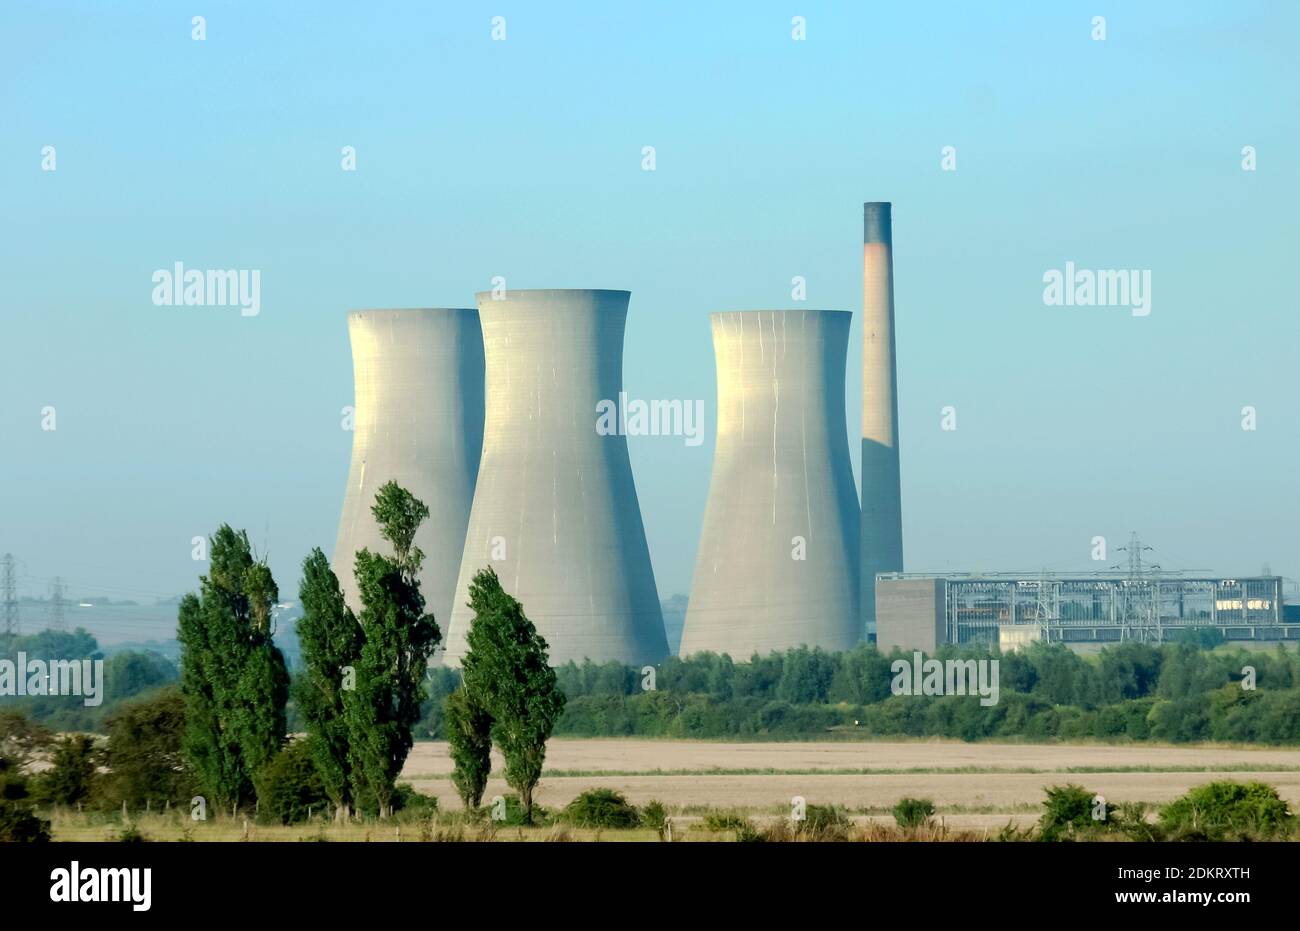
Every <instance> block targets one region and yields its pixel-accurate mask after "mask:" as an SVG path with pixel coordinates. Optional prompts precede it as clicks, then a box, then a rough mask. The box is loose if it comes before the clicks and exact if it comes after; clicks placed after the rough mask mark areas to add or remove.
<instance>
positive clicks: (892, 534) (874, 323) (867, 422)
mask: <svg viewBox="0 0 1300 931" xmlns="http://www.w3.org/2000/svg"><path fill="white" fill-rule="evenodd" d="M894 363H895V353H894V234H893V218H892V212H891V207H890V205H889V204H888V203H867V204H864V205H863V228H862V529H861V533H862V541H861V549H862V567H861V582H862V597H861V601H862V626H861V631H862V636H863V637H864V638H865V637H866V636H867V635H868V634H870V633H871V632H872V631H873V630H875V629H876V627H875V625H876V576H877V575H878V574H880V573H882V572H902V571H903V492H902V477H901V471H900V468H899V461H898V375H897V373H896V372H895V370H894Z"/></svg>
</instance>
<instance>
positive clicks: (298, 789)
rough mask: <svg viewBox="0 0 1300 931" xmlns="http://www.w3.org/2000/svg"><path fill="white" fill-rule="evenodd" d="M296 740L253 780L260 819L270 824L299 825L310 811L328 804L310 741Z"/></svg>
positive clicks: (308, 739)
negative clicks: (313, 760)
mask: <svg viewBox="0 0 1300 931" xmlns="http://www.w3.org/2000/svg"><path fill="white" fill-rule="evenodd" d="M311 739H312V738H310V737H308V738H307V739H305V740H294V741H291V742H290V743H289V744H288V745H286V746H285V747H284V748H282V749H281V750H280V752H279V753H277V754H276V755H275V756H273V757H271V760H270V761H269V762H268V763H267V764H266V765H265V766H263V767H262V768H261V769H260V770H258V772H257V774H256V775H255V776H254V777H253V784H254V786H255V787H256V789H257V818H258V820H259V821H262V822H264V823H268V824H297V823H298V822H300V821H306V820H307V818H308V812H318V811H323V810H324V809H325V808H326V806H328V805H329V797H328V796H327V795H326V794H325V785H324V783H322V782H321V778H320V774H319V773H317V772H316V764H315V763H314V762H312V756H311V744H310V741H311Z"/></svg>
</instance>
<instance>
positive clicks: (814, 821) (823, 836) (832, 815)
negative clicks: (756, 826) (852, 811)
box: [769, 805, 853, 841]
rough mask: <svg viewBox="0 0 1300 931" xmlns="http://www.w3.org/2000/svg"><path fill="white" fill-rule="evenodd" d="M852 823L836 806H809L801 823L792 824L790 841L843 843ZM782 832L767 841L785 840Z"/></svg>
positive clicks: (771, 835)
mask: <svg viewBox="0 0 1300 931" xmlns="http://www.w3.org/2000/svg"><path fill="white" fill-rule="evenodd" d="M852 825H853V822H852V821H851V820H850V819H849V816H848V815H847V814H846V813H845V812H844V810H843V809H841V808H839V807H838V806H836V805H809V806H807V808H806V809H805V810H804V819H803V820H802V821H795V822H792V823H791V825H790V827H792V828H793V836H792V837H790V838H788V839H790V840H811V841H843V840H848V839H849V828H850V827H852ZM784 833H785V832H784V831H778V832H777V833H775V834H773V832H770V831H769V839H771V840H786V839H787V838H786V837H785V836H784Z"/></svg>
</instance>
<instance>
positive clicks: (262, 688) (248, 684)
mask: <svg viewBox="0 0 1300 931" xmlns="http://www.w3.org/2000/svg"><path fill="white" fill-rule="evenodd" d="M278 597H279V590H278V589H277V587H276V584H275V580H274V579H273V578H272V577H271V572H270V569H269V568H267V566H266V564H265V562H262V561H259V560H257V559H255V558H254V556H253V552H252V547H251V546H250V544H249V542H248V534H247V533H246V532H244V531H239V532H236V531H235V530H233V529H231V527H230V526H229V525H227V524H222V525H221V527H220V528H218V529H217V532H216V533H215V534H214V535H213V537H212V542H211V547H210V569H209V572H208V574H207V575H205V576H202V577H201V578H200V591H199V594H198V595H194V594H189V595H186V596H185V597H184V598H182V599H181V604H180V611H179V627H178V631H177V638H178V639H179V640H180V643H181V691H182V693H183V694H184V696H185V701H186V714H185V720H186V734H185V752H186V755H187V757H188V758H189V760H190V762H191V764H192V765H193V767H194V770H195V772H196V773H197V774H198V776H199V778H200V780H201V781H202V784H203V785H204V787H205V788H206V790H207V792H208V793H209V794H210V795H211V796H212V798H213V799H214V800H215V801H217V802H219V803H221V804H223V805H227V804H230V805H242V804H246V803H251V802H252V800H253V797H254V789H253V774H254V773H255V772H256V771H257V770H258V768H259V767H261V766H263V765H264V764H265V763H267V762H268V761H269V760H270V759H271V758H272V757H273V756H274V755H275V754H276V752H277V751H278V750H279V749H280V747H281V746H282V745H283V743H284V740H285V705H286V703H287V701H288V695H289V673H288V670H287V669H286V667H285V663H284V656H283V655H282V654H281V653H280V651H279V649H278V648H277V647H276V646H275V642H274V640H273V635H274V631H273V630H272V629H271V609H272V607H273V605H274V604H275V601H276V599H277V598H278Z"/></svg>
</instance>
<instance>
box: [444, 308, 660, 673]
mask: <svg viewBox="0 0 1300 931" xmlns="http://www.w3.org/2000/svg"><path fill="white" fill-rule="evenodd" d="M629 297H630V295H629V294H628V292H627V291H599V290H590V291H589V290H537V291H521V290H510V291H505V292H501V293H499V294H494V293H492V292H483V293H481V294H479V295H477V299H478V306H479V319H480V320H481V322H482V328H483V344H484V351H485V357H486V362H487V372H486V378H487V404H486V420H485V424H484V432H483V456H482V462H481V464H480V466H479V470H478V481H477V483H476V486H475V490H474V498H473V507H472V509H471V511H470V517H469V526H468V530H467V532H466V533H465V535H464V550H463V553H464V555H463V558H462V557H461V555H460V553H459V552H458V553H457V560H456V561H457V563H458V564H459V567H460V570H459V575H458V578H457V583H456V595H455V604H454V606H453V608H452V611H451V620H450V624H449V625H448V626H447V628H446V651H445V654H444V656H443V659H444V661H445V662H446V663H447V664H449V665H453V666H454V665H459V663H460V659H461V657H462V656H464V653H465V651H466V648H467V647H466V640H465V637H466V633H467V631H468V629H469V624H470V621H471V620H472V619H473V613H472V612H471V611H470V609H469V607H468V605H467V604H466V602H467V601H468V600H469V583H470V581H471V579H472V578H473V577H474V575H475V573H477V572H478V571H479V570H481V569H483V568H484V567H487V566H492V567H493V568H494V569H495V570H496V572H497V575H498V576H499V577H500V579H501V584H502V585H503V586H504V588H505V589H506V591H508V592H509V593H510V594H511V595H513V596H514V597H515V598H518V599H519V600H520V601H521V602H522V603H523V606H524V610H525V611H526V612H527V614H528V617H529V618H530V619H531V620H532V622H533V623H534V624H535V625H536V626H537V629H538V632H539V633H541V635H542V636H543V637H545V638H546V641H547V643H548V644H549V647H550V661H551V663H552V665H561V664H563V663H566V662H568V661H570V660H573V661H575V662H579V663H580V662H582V661H583V659H585V658H590V659H592V660H594V661H597V662H604V661H607V660H618V661H620V662H624V663H630V664H638V665H639V664H642V663H655V662H659V661H660V660H662V659H663V658H664V657H665V656H666V655H667V652H668V644H667V640H666V639H665V636H664V624H663V615H662V613H661V609H660V605H659V596H658V592H657V590H656V587H655V579H654V572H653V570H652V569H651V566H650V552H649V549H648V547H647V545H646V539H645V529H644V526H643V525H642V521H641V509H640V505H639V504H638V501H637V493H636V486H635V484H634V482H633V478H632V465H631V462H630V460H629V458H628V449H627V438H626V436H624V435H623V434H622V433H621V432H615V433H609V434H602V433H601V432H600V431H598V430H597V426H596V422H597V412H598V410H599V407H598V405H601V404H602V403H604V404H608V403H610V402H616V401H617V399H618V398H619V397H620V394H621V392H622V390H623V334H624V328H625V325H626V322H627V309H628V300H629Z"/></svg>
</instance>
